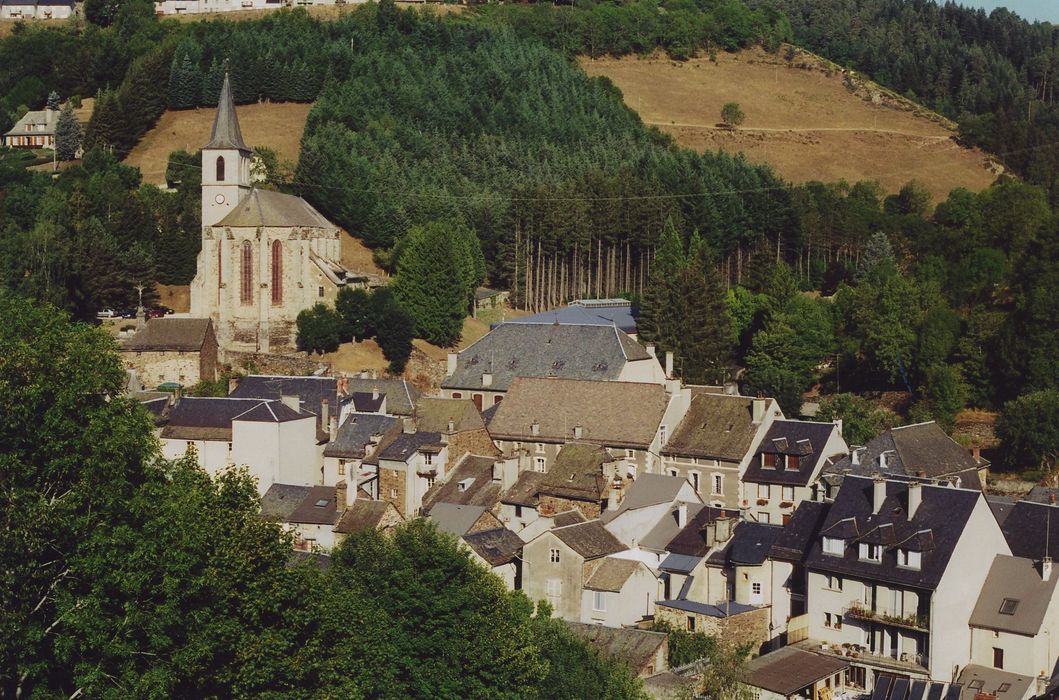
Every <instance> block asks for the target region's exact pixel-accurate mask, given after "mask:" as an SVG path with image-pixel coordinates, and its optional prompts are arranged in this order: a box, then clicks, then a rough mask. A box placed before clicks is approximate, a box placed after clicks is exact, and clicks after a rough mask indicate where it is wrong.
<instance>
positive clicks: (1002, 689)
mask: <svg viewBox="0 0 1059 700" xmlns="http://www.w3.org/2000/svg"><path fill="white" fill-rule="evenodd" d="M1009 690H1011V684H1010V683H1001V684H1000V685H998V686H997V688H996V692H997V693H1006V692H1008V691H1009Z"/></svg>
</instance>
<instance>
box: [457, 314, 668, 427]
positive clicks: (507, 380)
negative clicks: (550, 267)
mask: <svg viewBox="0 0 1059 700" xmlns="http://www.w3.org/2000/svg"><path fill="white" fill-rule="evenodd" d="M518 377H537V378H545V377H553V378H556V379H572V380H583V381H621V382H637V383H642V382H646V383H653V384H658V385H662V384H664V383H665V379H666V375H665V373H664V371H663V369H662V366H661V364H659V362H658V359H657V358H656V357H655V356H654V355H653V354H651V353H649V352H648V351H647V350H645V349H644V348H643V347H642V346H640V345H639V344H638V343H637V342H636V341H635V340H633V339H632V338H630V337H629V336H628V335H626V334H625V333H622V332H621V331H619V330H618V329H617V328H614V327H611V326H587V325H557V324H532V323H502V324H500V325H499V326H497V327H496V328H494V329H493V330H492V331H490V332H489V333H487V334H486V335H485V336H483V337H482V338H480V339H479V340H477V341H476V342H474V343H472V344H471V345H470V346H468V347H467V348H466V349H464V350H463V351H461V352H459V353H449V357H448V365H447V367H446V373H445V378H444V379H442V381H441V391H442V395H443V396H445V397H446V398H456V399H471V400H472V401H473V402H474V404H475V406H477V407H478V409H479V410H484V409H486V408H488V407H489V406H493V405H495V404H497V403H499V402H500V401H501V399H503V398H504V395H505V394H506V393H507V392H508V390H509V389H510V388H511V385H512V383H513V382H514V380H515V379H516V378H518Z"/></svg>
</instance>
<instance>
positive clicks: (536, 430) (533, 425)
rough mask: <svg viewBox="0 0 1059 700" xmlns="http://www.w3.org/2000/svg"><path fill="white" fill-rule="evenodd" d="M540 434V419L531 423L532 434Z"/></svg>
mask: <svg viewBox="0 0 1059 700" xmlns="http://www.w3.org/2000/svg"><path fill="white" fill-rule="evenodd" d="M540 434H541V424H540V421H533V422H532V423H531V424H530V435H540Z"/></svg>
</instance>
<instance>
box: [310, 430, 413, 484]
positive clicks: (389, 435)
mask: <svg viewBox="0 0 1059 700" xmlns="http://www.w3.org/2000/svg"><path fill="white" fill-rule="evenodd" d="M401 429H402V423H401V419H400V418H396V417H394V416H384V415H379V414H376V413H350V414H348V415H346V417H345V419H344V420H343V421H342V424H341V425H339V426H338V431H337V432H336V433H335V438H334V439H333V440H331V441H330V442H328V443H327V445H326V446H325V447H324V476H323V483H324V485H326V486H334V485H335V484H337V483H338V482H339V481H342V480H345V481H347V482H348V483H349V484H351V485H352V484H355V485H356V487H357V488H361V489H364V490H366V491H367V492H368V493H369V494H371V496H372V498H378V486H379V484H378V473H377V472H376V470H375V468H374V467H372V468H368V469H366V468H364V467H363V463H364V458H365V457H369V456H371V454H372V453H373V452H374V451H375V450H376V449H377V448H378V446H379V444H380V443H382V442H383V441H384V440H388V439H390V440H392V439H393V438H395V437H396V436H397V433H398V432H400V431H401Z"/></svg>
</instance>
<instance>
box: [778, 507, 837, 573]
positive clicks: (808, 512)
mask: <svg viewBox="0 0 1059 700" xmlns="http://www.w3.org/2000/svg"><path fill="white" fill-rule="evenodd" d="M830 509H831V506H830V505H829V504H827V503H820V502H818V501H802V502H801V503H799V504H798V507H797V508H795V509H794V513H793V514H792V515H791V519H790V521H788V522H787V524H786V525H784V526H783V530H782V532H780V535H779V537H777V538H776V541H775V542H773V543H772V550H771V551H770V552H769V556H770V557H771V558H773V559H779V560H781V561H790V562H800V561H802V560H803V559H804V558H805V556H806V555H807V554H808V553H809V548H810V546H811V545H812V543H813V541H814V540H816V539H817V537H818V536H819V534H820V528H821V527H822V526H823V524H824V520H825V519H826V518H827V513H828V511H829V510H830Z"/></svg>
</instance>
